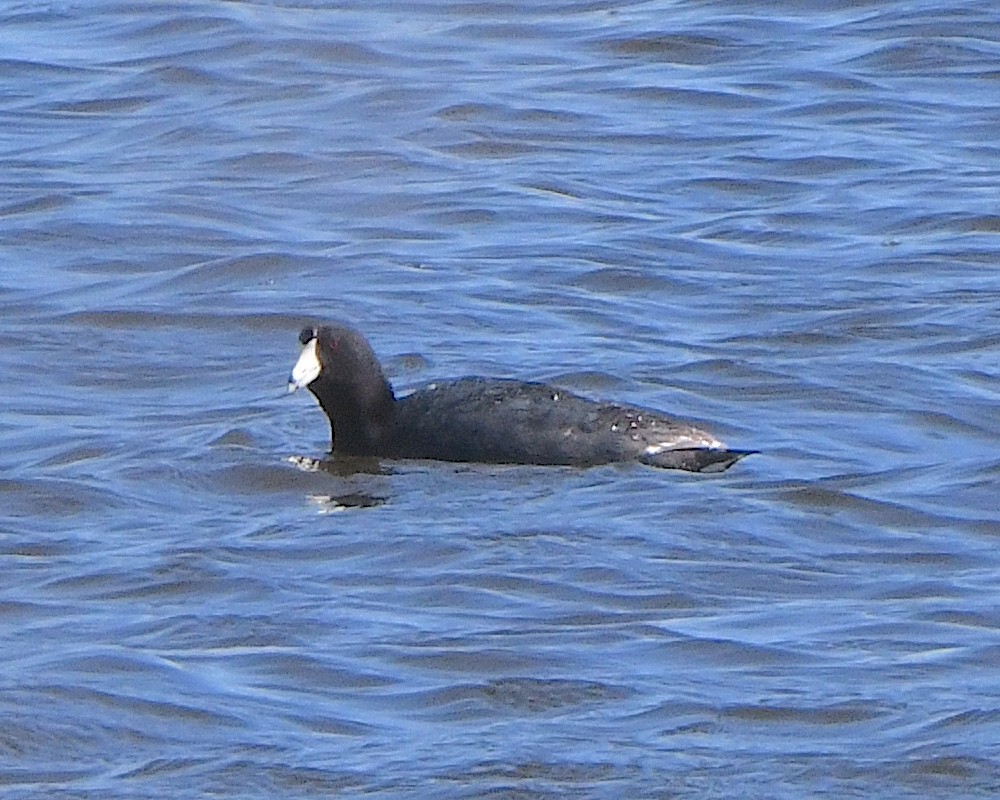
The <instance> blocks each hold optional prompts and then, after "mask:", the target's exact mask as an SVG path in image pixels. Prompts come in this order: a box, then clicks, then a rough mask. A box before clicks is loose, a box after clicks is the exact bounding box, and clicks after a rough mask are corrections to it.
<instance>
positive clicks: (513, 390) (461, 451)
mask: <svg viewBox="0 0 1000 800" xmlns="http://www.w3.org/2000/svg"><path fill="white" fill-rule="evenodd" d="M299 342H300V343H301V344H302V345H303V349H302V354H301V355H300V356H299V360H298V362H296V364H295V367H294V368H293V369H292V374H291V377H290V378H289V380H288V391H289V392H294V391H295V390H296V389H300V388H302V387H304V386H305V387H308V389H309V391H310V392H312V393H313V394H314V395H315V396H316V399H317V400H318V401H319V404H320V406H322V408H323V410H324V411H325V412H326V415H327V417H329V419H330V431H331V435H332V445H331V449H332V451H333V453H334V454H343V455H349V456H375V457H379V456H381V457H385V458H428V459H436V460H438V461H476V462H482V463H490V464H564V465H572V466H581V467H584V466H591V465H594V464H607V463H610V462H615V461H638V462H641V463H643V464H649V465H652V466H654V467H668V468H671V469H683V470H688V471H690V472H722V471H723V470H725V469H727V468H729V467H730V466H732V465H733V464H735V463H736V462H737V461H739V460H740V459H741V458H743V457H744V456H747V455H750V454H751V453H754V452H756V451H754V450H728V449H727V448H726V446H725V445H724V444H723V443H722V442H720V441H719V440H718V439H716V438H715V437H714V436H712V435H711V434H710V433H706V432H705V431H703V430H700V429H698V428H695V427H694V426H692V425H689V424H687V423H685V422H678V421H677V420H674V419H671V418H669V417H667V416H664V415H663V414H661V413H660V412H658V411H649V410H646V409H642V408H635V407H633V406H625V405H618V404H617V403H599V402H595V401H593V400H588V399H586V398H583V397H580V396H579V395H576V394H572V393H571V392H567V391H566V390H564V389H560V388H557V387H555V386H550V385H548V384H544V383H530V382H524V381H517V380H507V379H497V378H459V379H457V380H449V381H439V382H437V383H431V384H429V385H427V386H426V387H424V388H422V389H418V390H417V391H415V392H413V393H412V394H409V395H406V396H405V397H400V398H397V397H396V396H395V395H394V394H393V391H392V387H391V386H390V385H389V382H388V381H387V380H386V379H385V375H384V374H383V373H382V367H381V366H380V365H379V362H378V359H377V358H376V356H375V352H374V351H373V350H372V348H371V345H369V344H368V342H367V340H366V339H365V337H364V336H362V335H361V334H360V333H359V332H358V331H356V330H354V329H353V328H350V327H348V326H347V325H343V324H340V323H334V324H330V325H323V326H321V327H319V328H305V329H303V331H302V333H301V334H299Z"/></svg>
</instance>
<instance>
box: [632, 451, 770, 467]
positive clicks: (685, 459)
mask: <svg viewBox="0 0 1000 800" xmlns="http://www.w3.org/2000/svg"><path fill="white" fill-rule="evenodd" d="M759 452H760V451H759V450H723V449H720V448H713V447H692V448H685V449H679V450H661V451H660V452H659V453H655V454H651V455H647V456H643V458H642V459H641V460H642V462H643V463H644V464H649V465H651V466H654V467H664V468H666V469H683V470H687V471H688V472H724V471H725V470H727V469H729V468H730V467H731V466H732V465H733V464H735V463H736V462H737V461H739V460H740V459H741V458H744V457H745V456H751V455H753V454H754V453H759Z"/></svg>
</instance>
